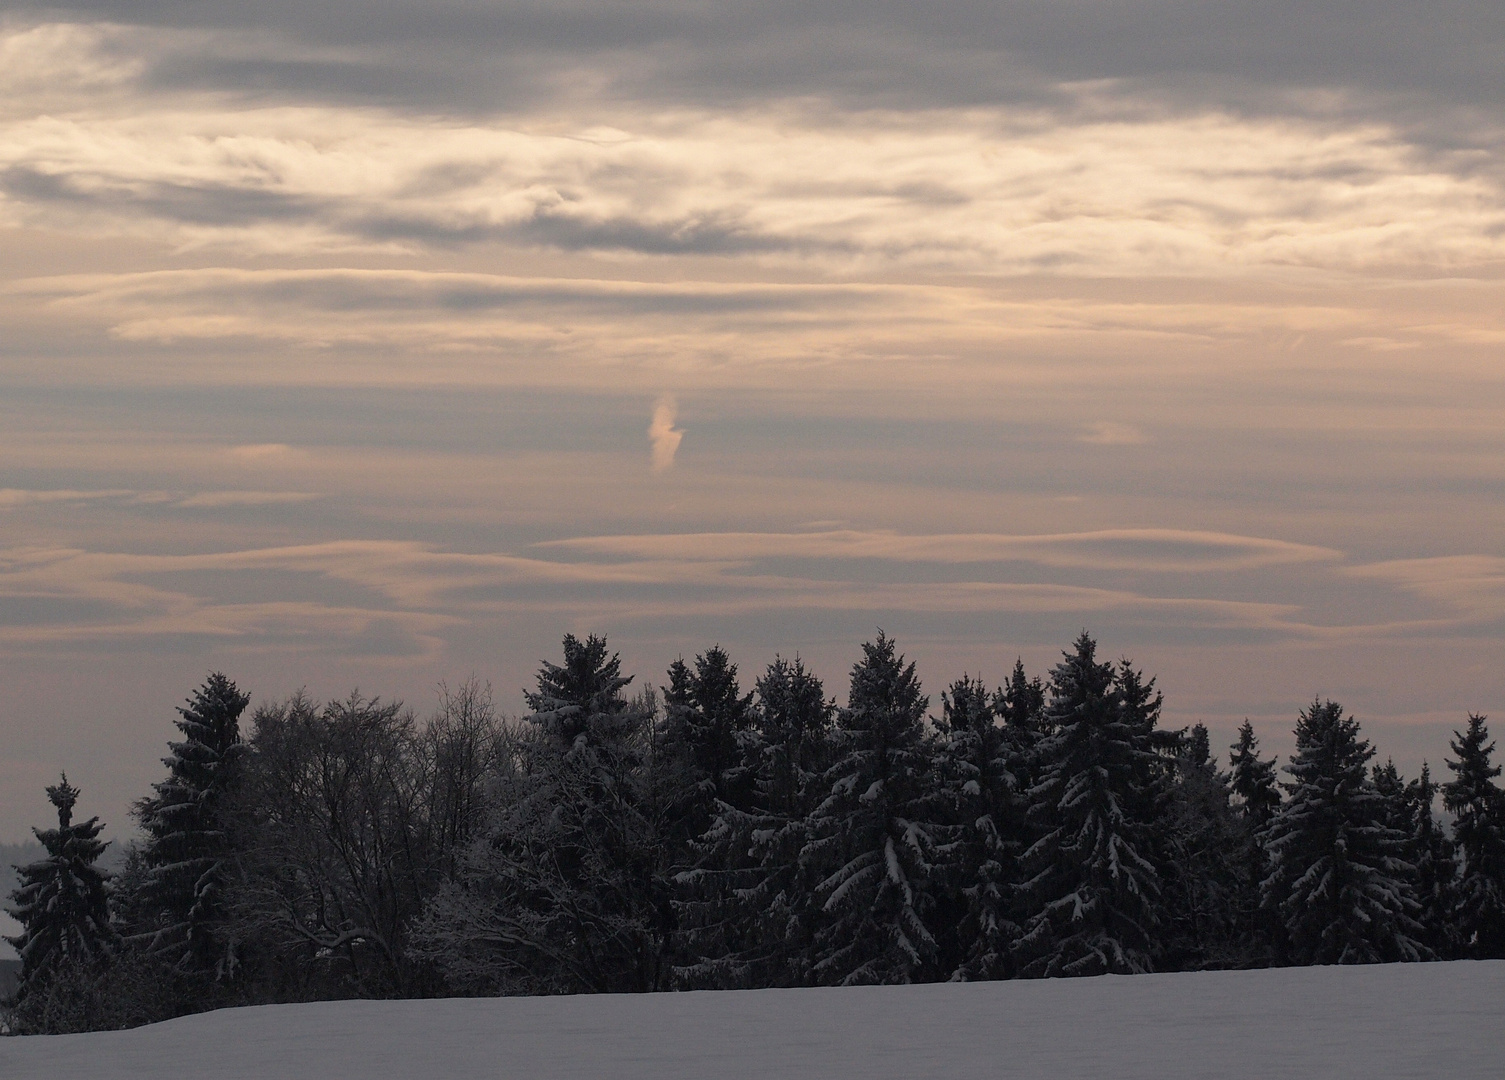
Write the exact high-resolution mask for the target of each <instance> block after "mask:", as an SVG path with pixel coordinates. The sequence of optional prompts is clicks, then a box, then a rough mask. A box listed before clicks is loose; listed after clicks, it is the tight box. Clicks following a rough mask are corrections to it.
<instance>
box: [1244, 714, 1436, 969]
mask: <svg viewBox="0 0 1505 1080" xmlns="http://www.w3.org/2000/svg"><path fill="white" fill-rule="evenodd" d="M1373 756H1374V751H1373V750H1372V749H1371V748H1370V746H1369V743H1368V742H1367V741H1366V740H1364V739H1361V738H1359V724H1358V721H1357V720H1354V719H1353V718H1352V717H1349V716H1345V715H1344V713H1343V707H1342V706H1341V705H1339V704H1338V703H1337V702H1334V701H1328V702H1325V703H1324V702H1320V701H1314V702H1313V703H1312V704H1311V706H1310V707H1309V708H1307V709H1305V710H1303V711H1302V713H1301V715H1300V717H1299V719H1298V720H1297V723H1296V753H1295V754H1293V755H1292V756H1291V760H1290V764H1289V765H1287V766H1286V772H1288V773H1289V774H1290V775H1291V777H1292V780H1291V782H1290V783H1288V784H1285V785H1284V787H1285V789H1286V791H1287V793H1288V795H1289V798H1288V799H1287V801H1286V802H1285V803H1284V804H1283V805H1282V806H1281V808H1280V809H1279V811H1277V812H1276V814H1275V815H1274V816H1273V817H1272V818H1271V819H1270V821H1269V823H1268V824H1267V825H1266V827H1265V829H1264V832H1263V840H1264V846H1265V850H1266V852H1267V853H1268V854H1269V856H1270V859H1271V863H1272V865H1271V869H1270V871H1269V873H1268V874H1267V876H1266V877H1265V880H1264V882H1263V885H1262V895H1263V900H1264V904H1265V907H1266V909H1267V910H1269V911H1270V912H1271V913H1272V914H1273V915H1274V916H1275V917H1276V918H1277V919H1278V922H1279V930H1280V934H1281V942H1280V953H1281V955H1282V956H1283V958H1284V959H1285V960H1286V962H1289V963H1296V964H1372V963H1382V962H1389V961H1397V960H1419V959H1422V958H1424V957H1426V956H1428V955H1429V953H1428V950H1427V948H1426V946H1425V945H1424V944H1423V943H1422V942H1421V940H1420V938H1421V934H1422V927H1421V925H1420V924H1419V923H1418V922H1417V921H1416V915H1417V914H1419V912H1420V907H1419V905H1418V904H1417V902H1416V898H1415V894H1414V891H1413V889H1412V886H1411V876H1412V875H1413V874H1414V873H1415V868H1414V867H1413V866H1412V865H1411V864H1410V863H1408V862H1406V861H1405V858H1404V854H1405V848H1406V844H1407V840H1408V837H1407V835H1406V834H1405V833H1403V832H1401V831H1400V830H1397V829H1395V828H1392V827H1391V826H1390V825H1389V824H1387V819H1388V817H1389V815H1390V814H1391V812H1392V810H1393V807H1392V805H1391V804H1390V802H1389V801H1388V800H1387V799H1386V797H1385V796H1384V795H1382V794H1381V793H1380V792H1379V790H1378V789H1377V788H1376V787H1375V785H1374V783H1373V781H1372V780H1371V779H1370V778H1369V777H1368V776H1367V775H1366V766H1367V765H1368V763H1369V760H1370V758H1372V757H1373Z"/></svg>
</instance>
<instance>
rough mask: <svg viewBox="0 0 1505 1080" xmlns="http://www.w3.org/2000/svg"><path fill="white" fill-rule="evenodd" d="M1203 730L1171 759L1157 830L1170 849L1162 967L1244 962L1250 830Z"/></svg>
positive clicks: (1199, 727) (1193, 734)
mask: <svg viewBox="0 0 1505 1080" xmlns="http://www.w3.org/2000/svg"><path fill="white" fill-rule="evenodd" d="M1209 742H1210V740H1209V736H1208V732H1207V728H1206V727H1205V726H1204V725H1202V724H1195V725H1193V727H1192V728H1191V731H1190V732H1189V733H1188V735H1187V737H1186V739H1185V740H1184V742H1183V744H1182V746H1181V747H1180V750H1179V752H1178V753H1177V755H1176V759H1175V767H1176V779H1175V783H1174V784H1173V785H1172V788H1171V793H1170V798H1169V800H1168V802H1167V806H1166V811H1165V813H1163V814H1162V815H1161V817H1160V819H1159V821H1158V822H1157V826H1156V828H1157V831H1158V832H1160V834H1161V835H1162V837H1163V843H1164V845H1165V846H1166V849H1167V850H1168V856H1167V857H1166V859H1165V862H1164V864H1163V869H1162V878H1163V880H1162V899H1163V901H1164V919H1163V923H1164V925H1163V928H1162V930H1161V932H1160V935H1159V936H1160V938H1161V940H1162V942H1163V948H1164V952H1165V957H1164V959H1165V964H1166V966H1168V967H1171V968H1175V969H1182V970H1186V969H1198V968H1224V967H1238V966H1243V965H1244V964H1245V963H1247V962H1248V959H1249V957H1248V949H1247V943H1246V942H1244V941H1243V940H1242V932H1243V929H1244V927H1243V925H1242V924H1241V922H1240V918H1239V916H1240V900H1241V898H1242V896H1243V895H1244V893H1245V892H1246V891H1247V889H1246V883H1245V877H1244V873H1245V867H1244V865H1243V863H1242V859H1241V856H1242V854H1243V851H1242V848H1243V844H1244V842H1245V838H1246V836H1247V833H1248V831H1249V830H1248V827H1247V826H1246V824H1245V823H1244V821H1243V819H1242V817H1241V815H1240V814H1239V812H1238V811H1237V810H1235V809H1234V808H1233V806H1232V804H1231V799H1230V795H1231V792H1230V788H1229V782H1228V776H1227V774H1225V773H1223V772H1220V771H1219V770H1218V767H1217V762H1216V761H1214V760H1213V757H1212V750H1211V746H1210V745H1209Z"/></svg>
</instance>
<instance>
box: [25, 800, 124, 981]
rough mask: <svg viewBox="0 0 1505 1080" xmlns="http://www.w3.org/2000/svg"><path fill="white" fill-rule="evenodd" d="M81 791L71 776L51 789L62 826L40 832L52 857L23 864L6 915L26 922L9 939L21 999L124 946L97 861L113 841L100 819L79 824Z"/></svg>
mask: <svg viewBox="0 0 1505 1080" xmlns="http://www.w3.org/2000/svg"><path fill="white" fill-rule="evenodd" d="M78 796H79V789H78V788H76V787H73V786H72V785H71V784H69V783H68V777H67V775H66V774H64V775H63V777H62V779H61V780H60V781H59V782H58V783H57V784H55V785H53V786H52V787H49V788H48V789H47V798H48V800H49V801H50V802H51V803H52V805H53V806H55V807H56V808H57V828H56V829H33V830H32V832H33V833H35V834H36V838H37V840H38V841H39V842H40V843H41V844H42V847H43V848H45V849H46V851H47V857H46V858H45V859H42V860H40V861H38V862H34V863H31V864H29V865H26V866H18V867H16V868H15V869H16V872H17V875H18V877H19V882H20V883H19V885H18V886H17V888H16V889H15V891H13V892H12V893H11V894H10V897H9V899H10V901H11V904H12V906H11V907H9V908H7V909H6V913H7V914H9V915H10V916H11V918H13V919H15V920H16V921H17V922H18V923H20V924H21V933H19V934H17V935H16V936H15V937H7V938H6V939H5V940H6V941H7V942H8V943H9V944H10V945H11V946H12V947H13V948H14V949H15V950H16V954H17V955H18V956H20V958H21V976H20V984H19V989H18V991H17V995H16V997H17V1000H19V999H21V998H23V997H25V995H26V993H27V989H28V987H31V986H35V985H37V984H39V983H40V982H41V981H42V980H44V979H46V978H47V977H48V976H50V975H53V974H55V973H58V972H60V971H62V970H63V969H65V968H67V967H70V966H73V965H93V964H99V963H101V962H104V961H107V960H108V959H109V958H110V956H111V955H112V953H113V952H114V949H115V946H116V934H115V930H114V928H113V927H112V926H111V923H110V902H109V890H108V878H107V875H106V874H105V873H104V872H103V871H102V870H100V869H99V868H98V867H97V866H95V865H94V863H95V861H96V860H97V859H98V858H99V856H100V855H101V854H102V853H103V852H104V849H105V848H106V847H108V846H109V844H108V842H106V841H102V840H100V839H99V833H100V831H101V830H102V829H103V828H104V826H103V825H101V824H100V822H99V819H98V818H97V817H93V818H90V819H89V820H88V821H80V822H76V823H75V822H74V820H73V807H74V806H75V804H77V802H78Z"/></svg>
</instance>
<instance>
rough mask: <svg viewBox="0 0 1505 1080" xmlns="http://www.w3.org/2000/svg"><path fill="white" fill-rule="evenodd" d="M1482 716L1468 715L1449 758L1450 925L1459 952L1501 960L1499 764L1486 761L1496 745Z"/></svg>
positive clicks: (1504, 926) (1504, 872)
mask: <svg viewBox="0 0 1505 1080" xmlns="http://www.w3.org/2000/svg"><path fill="white" fill-rule="evenodd" d="M1485 719H1486V718H1485V717H1483V716H1479V715H1477V714H1473V713H1470V714H1469V718H1468V729H1467V730H1466V731H1464V732H1461V733H1460V732H1458V731H1454V732H1453V739H1452V742H1451V743H1450V744H1449V745H1450V747H1451V748H1452V751H1453V753H1454V754H1456V755H1457V760H1456V761H1454V760H1452V759H1448V763H1447V766H1448V768H1449V769H1451V770H1452V771H1453V780H1452V781H1451V782H1450V783H1448V784H1446V785H1445V786H1444V787H1443V789H1442V804H1443V806H1445V807H1446V808H1447V810H1448V812H1449V813H1450V814H1452V815H1453V842H1454V843H1455V844H1456V845H1457V853H1458V864H1459V865H1458V870H1459V877H1458V885H1457V894H1456V899H1455V906H1454V909H1453V910H1454V916H1453V924H1454V926H1455V928H1456V931H1457V933H1458V936H1459V946H1460V948H1461V950H1462V952H1463V955H1465V956H1469V957H1473V958H1476V959H1481V960H1482V959H1488V960H1498V959H1502V958H1505V794H1502V792H1501V790H1500V788H1499V787H1498V786H1496V784H1495V782H1494V780H1495V777H1497V776H1499V775H1500V766H1499V765H1492V764H1491V763H1490V755H1491V754H1493V753H1494V749H1495V744H1494V743H1493V742H1491V741H1490V738H1489V728H1488V727H1487V726H1486V724H1485V722H1484V721H1485Z"/></svg>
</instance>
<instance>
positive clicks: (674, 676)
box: [656, 645, 759, 988]
mask: <svg viewBox="0 0 1505 1080" xmlns="http://www.w3.org/2000/svg"><path fill="white" fill-rule="evenodd" d="M664 703H665V708H666V715H665V719H664V723H663V725H662V728H661V732H660V736H659V739H658V741H657V744H656V746H657V749H656V753H657V755H658V757H659V759H660V765H661V768H662V770H663V773H664V774H666V775H665V779H666V781H667V785H668V787H669V789H670V790H669V807H668V816H667V820H666V826H667V828H668V836H667V840H668V842H669V843H670V844H671V845H672V846H673V848H674V852H673V854H672V855H671V858H672V859H673V861H674V862H675V863H676V865H677V867H678V873H677V874H676V875H675V884H676V885H677V887H678V892H679V896H678V899H677V901H676V909H677V911H678V913H679V933H678V935H677V938H678V941H677V952H678V954H679V956H678V974H679V977H680V979H681V981H682V982H683V984H684V985H686V986H689V987H707V988H711V987H718V986H729V985H735V984H736V977H735V976H734V975H733V974H732V968H733V967H735V962H734V961H733V959H732V957H734V956H738V955H741V954H743V953H745V952H746V951H747V950H748V949H749V948H752V947H753V945H754V944H755V940H756V936H757V928H756V923H755V922H754V921H753V920H749V919H748V918H747V917H746V912H745V911H744V910H743V904H742V902H741V900H742V898H741V895H740V894H739V890H741V891H744V892H745V890H746V889H747V887H748V886H749V885H750V883H751V882H752V881H753V880H755V879H756V874H755V868H756V865H757V863H756V858H755V856H754V854H753V852H752V840H751V835H750V834H751V831H752V828H753V822H754V820H755V817H754V815H753V814H752V813H751V810H752V806H751V796H752V794H753V779H754V775H755V772H756V769H757V763H758V757H759V750H758V747H757V738H756V733H755V732H754V730H753V728H752V708H751V705H752V694H750V693H749V694H745V695H744V694H743V693H742V691H741V687H740V686H739V684H738V681H737V665H736V664H734V663H732V662H731V660H730V658H729V657H728V656H727V654H726V651H725V650H724V649H722V648H721V647H720V646H719V645H717V646H713V647H712V648H711V649H709V650H707V651H706V652H705V653H702V654H701V655H700V656H697V657H696V658H695V666H694V668H693V669H692V668H690V667H689V666H688V665H686V664H685V662H684V660H683V659H680V660H676V661H675V662H674V664H673V665H672V666H671V667H670V668H669V686H668V688H667V689H666V692H665V694H664Z"/></svg>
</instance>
